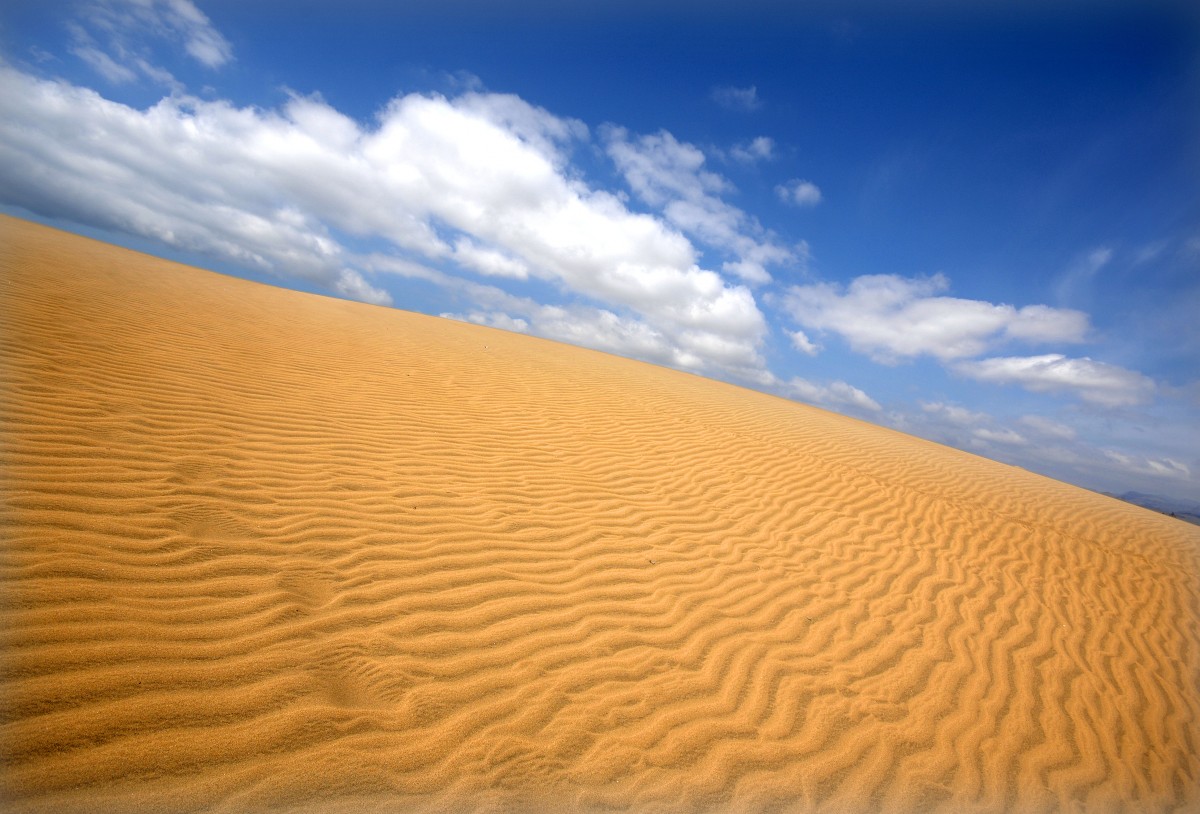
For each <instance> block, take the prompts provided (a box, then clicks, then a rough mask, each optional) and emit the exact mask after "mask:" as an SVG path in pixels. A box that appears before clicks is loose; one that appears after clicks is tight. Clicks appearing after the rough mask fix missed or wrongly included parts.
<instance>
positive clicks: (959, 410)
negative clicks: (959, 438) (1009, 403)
mask: <svg viewBox="0 0 1200 814" xmlns="http://www.w3.org/2000/svg"><path fill="white" fill-rule="evenodd" d="M921 409H922V410H924V411H925V412H926V413H928V414H929V415H931V416H934V417H936V418H939V419H941V420H943V421H948V422H950V423H951V424H956V425H958V426H960V427H970V426H976V425H979V424H987V423H989V422H990V421H991V420H992V417H991V416H989V415H987V414H986V413H976V412H974V411H972V410H968V409H967V408H966V407H961V406H959V405H957V404H946V403H944V402H940V401H934V402H927V401H923V402H921Z"/></svg>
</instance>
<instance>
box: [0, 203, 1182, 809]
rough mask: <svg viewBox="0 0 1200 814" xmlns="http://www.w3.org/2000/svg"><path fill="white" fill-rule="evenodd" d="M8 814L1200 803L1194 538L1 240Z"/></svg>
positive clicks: (545, 347)
mask: <svg viewBox="0 0 1200 814" xmlns="http://www.w3.org/2000/svg"><path fill="white" fill-rule="evenodd" d="M0 261H2V267H0V285H2V287H3V294H2V295H0V296H2V300H0V321H2V327H0V331H2V332H3V333H2V335H0V340H2V349H3V358H2V360H0V368H2V373H3V377H4V378H3V391H2V397H3V433H4V435H3V462H2V464H3V474H2V477H3V479H4V482H3V494H4V505H3V512H4V519H3V535H4V541H3V550H2V559H0V575H2V580H3V593H2V595H0V602H2V606H0V632H2V635H3V650H2V652H3V673H2V676H0V698H2V703H3V729H2V731H0V738H2V740H0V757H2V759H3V767H2V768H0V795H3V798H4V799H5V800H6V801H7V804H8V810H13V811H37V812H63V811H67V812H71V811H79V812H84V811H87V812H95V811H102V812H104V811H199V810H213V811H223V812H236V811H261V810H300V811H363V810H368V811H369V810H380V811H384V810H386V811H409V810H414V811H423V810H430V811H435V810H436V811H459V810H463V811H474V810H483V811H526V810H540V811H612V810H620V811H624V810H633V811H655V812H675V811H721V812H733V811H836V812H857V811H888V812H893V811H896V812H901V811H920V812H926V811H935V812H999V811H1022V812H1024V811H1030V812H1035V811H1036V812H1043V811H1089V812H1091V811H1103V812H1107V811H1138V812H1145V811H1185V810H1190V811H1197V810H1200V530H1198V529H1196V528H1195V527H1192V526H1188V525H1185V524H1184V523H1181V522H1178V521H1175V520H1172V519H1170V518H1166V517H1162V516H1159V515H1156V514H1153V513H1151V512H1149V511H1146V510H1143V509H1139V508H1136V507H1133V506H1130V505H1126V504H1123V503H1120V502H1118V501H1116V500H1112V499H1109V498H1106V497H1103V496H1100V495H1096V494H1092V493H1090V492H1086V491H1083V490H1080V489H1077V488H1074V487H1071V486H1067V485H1065V484H1062V483H1058V482H1055V481H1051V480H1048V479H1045V478H1042V477H1039V476H1036V475H1033V474H1030V473H1028V472H1025V471H1022V470H1019V469H1014V468H1012V467H1008V466H1003V465H1001V464H997V463H994V462H991V461H987V460H984V459H981V458H977V457H974V456H971V455H968V454H965V453H962V452H958V451H955V450H951V449H947V448H944V447H941V446H938V445H936V444H932V443H928V442H925V441H921V440H918V439H915V438H912V437H909V436H905V435H902V434H898V433H895V432H891V431H889V430H885V429H881V428H879V427H875V426H871V425H868V424H864V423H861V422H858V421H854V420H852V419H848V418H843V417H840V416H837V415H833V414H830V413H826V412H823V411H820V410H816V409H812V408H808V407H805V406H802V405H798V404H794V403H791V402H788V401H785V400H781V399H777V398H773V397H770V396H766V395H763V394H760V393H755V392H749V391H746V390H742V389H738V388H736V387H732V386H729V385H725V384H721V383H717V382H713V381H708V380H704V379H700V378H697V377H694V376H689V375H685V374H682V373H677V372H674V371H670V370H665V369H661V368H657V367H652V366H649V365H644V364H639V363H636V362H631V361H628V360H623V359H619V358H616V357H612V356H608V355H604V354H599V353H594V352H590V351H586V350H581V349H578V348H573V347H568V346H564V345H559V344H555V343H550V342H545V341H541V340H536V339H531V338H528V337H524V336H519V335H514V334H507V333H502V332H498V331H494V330H490V329H486V328H481V327H476V326H472V325H465V324H459V323H455V322H450V321H447V320H441V319H435V318H431V317H425V316H419V315H415V314H410V313H404V312H400V311H395V310H389V309H384V308H375V307H371V306H366V305H361V304H357V303H350V302H344V301H339V300H332V299H327V298H322V297H317V296H312V295H307V294H301V293H296V292H290V291H284V290H279V289H275V288H271V287H267V286H262V285H257V284H254V283H250V282H246V281H242V280H237V279H231V278H226V277H222V276H219V275H216V274H211V273H208V272H203V271H199V270H196V269H191V268H188V267H184V266H179V265H175V264H172V263H168V262H165V261H162V260H158V259H154V258H151V257H147V256H143V255H139V254H136V253H132V252H128V251H124V250H121V249H117V248H114V247H111V246H107V245H104V244H101V243H97V242H93V241H89V240H86V239H83V238H79V237H75V236H70V235H67V234H64V233H60V232H56V231H53V230H50V229H46V228H44V227H40V226H34V225H31V224H28V223H25V222H22V221H18V220H13V219H4V220H3V221H0Z"/></svg>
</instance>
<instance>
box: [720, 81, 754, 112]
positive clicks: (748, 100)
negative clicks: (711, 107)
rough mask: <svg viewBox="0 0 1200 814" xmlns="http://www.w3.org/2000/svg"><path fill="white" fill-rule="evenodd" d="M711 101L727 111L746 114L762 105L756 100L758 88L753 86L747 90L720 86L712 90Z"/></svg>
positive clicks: (731, 86)
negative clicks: (737, 111)
mask: <svg viewBox="0 0 1200 814" xmlns="http://www.w3.org/2000/svg"><path fill="white" fill-rule="evenodd" d="M712 99H713V101H714V102H716V103H717V104H719V105H720V106H721V107H724V108H726V109H728V110H739V111H746V112H750V111H754V110H758V109H759V108H760V107H762V104H763V103H762V100H761V99H759V98H758V88H757V87H756V86H754V85H751V86H750V87H747V88H739V87H735V86H733V85H721V86H719V87H715V88H713V90H712Z"/></svg>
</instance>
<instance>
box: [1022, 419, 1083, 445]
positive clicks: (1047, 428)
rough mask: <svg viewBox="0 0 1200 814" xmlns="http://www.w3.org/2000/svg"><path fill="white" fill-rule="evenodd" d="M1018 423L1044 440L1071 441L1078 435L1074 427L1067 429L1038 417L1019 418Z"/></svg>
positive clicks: (1055, 422) (1064, 426)
mask: <svg viewBox="0 0 1200 814" xmlns="http://www.w3.org/2000/svg"><path fill="white" fill-rule="evenodd" d="M1020 421H1021V424H1023V425H1024V426H1026V427H1028V428H1030V429H1032V430H1033V431H1034V432H1036V433H1038V434H1039V435H1042V436H1044V437H1046V438H1053V439H1058V440H1062V441H1073V440H1075V438H1076V437H1077V436H1078V435H1079V433H1078V432H1076V431H1075V428H1074V427H1068V426H1067V425H1066V424H1060V423H1059V422H1057V421H1052V420H1050V419H1049V418H1045V417H1043V416H1040V415H1026V416H1021V419H1020Z"/></svg>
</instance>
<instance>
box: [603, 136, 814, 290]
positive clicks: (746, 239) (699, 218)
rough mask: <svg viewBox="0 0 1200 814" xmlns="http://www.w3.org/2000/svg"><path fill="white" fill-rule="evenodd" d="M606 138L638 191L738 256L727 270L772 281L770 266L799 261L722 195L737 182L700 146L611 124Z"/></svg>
mask: <svg viewBox="0 0 1200 814" xmlns="http://www.w3.org/2000/svg"><path fill="white" fill-rule="evenodd" d="M605 136H606V139H607V149H608V154H609V156H610V157H611V158H612V160H613V163H614V164H615V165H616V167H617V169H618V170H619V171H620V172H621V174H622V175H623V176H624V178H625V181H626V183H628V184H629V188H630V189H632V190H633V192H634V194H636V195H637V196H638V197H639V198H640V199H641V200H642V201H644V202H645V203H647V204H648V205H650V206H653V207H656V208H658V209H660V210H661V211H662V213H663V215H664V217H666V219H667V221H668V222H670V223H671V224H672V225H674V226H675V227H677V228H678V229H680V230H682V231H684V232H686V233H688V234H689V235H691V236H692V237H694V238H696V239H697V240H699V241H701V242H702V243H705V244H707V245H709V246H712V247H714V248H716V249H718V250H720V251H723V252H728V253H730V254H732V255H734V256H735V259H733V260H729V261H727V262H726V263H724V264H723V266H722V270H724V271H726V272H728V273H730V274H734V275H736V276H738V277H740V278H742V279H743V280H746V281H747V282H750V283H756V284H761V283H766V282H769V281H770V279H771V275H770V273H769V272H768V271H767V266H768V265H776V264H784V263H793V262H795V261H796V254H795V253H794V252H793V251H792V250H790V249H788V248H786V247H784V246H782V245H780V244H779V243H778V241H777V240H776V239H775V237H774V235H772V234H770V233H769V232H768V231H767V230H765V229H763V227H762V225H761V224H759V223H758V221H757V220H755V219H754V218H752V217H751V216H749V215H747V214H746V213H745V212H743V211H742V210H741V209H738V208H737V207H735V206H732V205H730V204H728V203H726V202H725V201H724V200H722V199H721V197H720V195H721V193H725V192H731V191H733V185H732V184H730V183H729V181H727V180H726V179H724V178H722V177H721V176H720V175H718V174H716V173H714V172H710V171H709V170H706V169H705V168H704V163H705V156H704V153H703V152H701V150H700V149H699V148H697V147H695V146H694V145H691V144H687V143H684V142H680V141H678V140H677V139H676V138H675V137H674V136H673V135H671V134H670V133H668V132H666V131H663V132H659V133H656V134H652V135H645V136H640V137H637V138H631V136H630V134H629V132H628V131H627V130H625V129H623V128H619V127H610V128H607V129H606V131H605Z"/></svg>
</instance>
